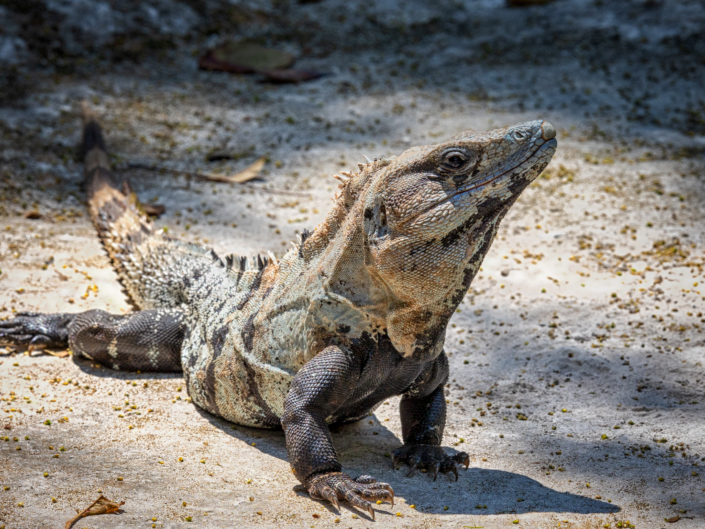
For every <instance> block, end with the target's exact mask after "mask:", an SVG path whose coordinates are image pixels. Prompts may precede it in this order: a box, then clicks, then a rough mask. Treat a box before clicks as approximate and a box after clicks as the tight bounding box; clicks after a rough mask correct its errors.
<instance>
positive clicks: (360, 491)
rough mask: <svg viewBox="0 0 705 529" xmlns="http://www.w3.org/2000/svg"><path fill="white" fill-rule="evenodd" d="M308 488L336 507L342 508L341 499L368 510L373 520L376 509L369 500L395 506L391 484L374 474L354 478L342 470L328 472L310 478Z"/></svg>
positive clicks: (310, 492)
mask: <svg viewBox="0 0 705 529" xmlns="http://www.w3.org/2000/svg"><path fill="white" fill-rule="evenodd" d="M306 489H307V490H308V493H309V495H310V496H311V497H312V498H314V499H317V500H326V501H329V502H330V503H332V504H333V505H334V506H335V508H336V509H339V508H340V504H339V500H345V501H347V502H348V503H349V504H350V505H352V506H354V507H357V508H358V509H362V510H364V511H366V512H367V513H368V514H369V515H370V518H372V520H374V519H375V511H374V509H373V508H372V504H371V503H370V502H369V501H368V500H372V501H377V500H381V501H389V502H390V503H391V504H392V506H394V490H393V489H392V487H391V485H389V484H388V483H382V482H379V481H377V480H376V479H374V478H373V477H372V476H366V475H365V476H360V477H358V478H356V479H353V478H351V477H350V476H348V475H347V474H343V473H342V472H328V473H325V474H318V475H315V476H313V477H312V478H309V480H308V483H307V484H306Z"/></svg>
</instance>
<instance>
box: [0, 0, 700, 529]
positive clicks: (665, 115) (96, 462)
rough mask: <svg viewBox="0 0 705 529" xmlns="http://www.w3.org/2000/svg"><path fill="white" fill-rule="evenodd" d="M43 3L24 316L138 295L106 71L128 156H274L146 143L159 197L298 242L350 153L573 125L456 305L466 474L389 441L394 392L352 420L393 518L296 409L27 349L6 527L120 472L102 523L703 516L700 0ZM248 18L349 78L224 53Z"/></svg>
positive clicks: (25, 164) (8, 203) (15, 61)
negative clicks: (111, 252)
mask: <svg viewBox="0 0 705 529" xmlns="http://www.w3.org/2000/svg"><path fill="white" fill-rule="evenodd" d="M36 4H37V5H41V4H40V3H38V2H37V3H36ZM45 4H48V5H49V7H50V8H52V9H55V10H56V11H55V17H54V19H52V20H53V21H52V22H51V23H50V22H47V20H48V18H47V17H48V15H46V14H42V13H44V12H43V11H41V10H39V9H37V11H36V12H35V11H33V10H30V9H28V10H27V11H26V12H23V13H21V14H18V13H19V11H17V10H16V8H13V7H12V5H14V4H11V3H10V4H8V5H9V6H10V7H0V14H3V15H4V16H5V17H6V20H7V23H6V24H5V28H6V30H7V31H8V35H10V37H3V38H2V39H0V61H4V65H5V66H6V67H7V68H6V70H5V71H6V72H7V73H9V74H10V75H8V76H6V77H5V78H4V81H3V82H4V83H5V84H4V85H3V86H4V89H5V90H4V99H3V106H2V108H0V159H1V160H2V166H1V167H0V315H1V316H3V317H9V316H11V315H12V313H14V312H15V311H21V310H41V311H47V312H51V311H81V310H86V309H89V308H96V307H97V308H104V309H106V310H110V311H115V312H122V311H128V310H129V308H128V307H129V306H128V304H127V300H126V298H125V296H124V295H123V294H122V292H121V290H120V287H119V284H118V283H117V281H116V278H115V275H114V273H113V272H112V271H111V269H110V266H109V263H108V260H107V258H106V257H105V255H104V253H103V251H102V249H101V247H100V245H99V243H98V240H97V238H96V236H95V234H94V231H93V228H92V226H91V225H90V222H89V220H88V218H87V215H86V213H85V210H84V206H83V196H82V192H81V167H80V164H79V163H77V161H76V160H75V151H74V146H75V145H76V144H77V141H78V134H79V122H78V118H77V112H76V102H77V101H78V100H80V99H81V98H88V99H89V100H91V101H93V103H94V105H95V106H96V108H97V109H99V111H100V112H101V113H102V114H103V116H104V124H105V128H106V130H107V134H108V141H109V147H110V148H111V150H112V151H113V153H115V163H116V164H117V166H118V167H121V168H125V169H128V168H129V165H130V164H135V163H142V164H152V165H160V166H162V167H166V168H172V169H185V170H191V171H197V170H198V171H213V170H224V171H234V170H238V169H239V168H242V167H245V166H246V165H247V164H248V163H250V162H252V161H253V160H255V159H256V158H257V157H259V156H266V157H267V158H268V160H269V163H268V164H267V165H266V167H265V171H264V174H263V178H262V180H261V181H258V182H254V183H252V184H247V185H240V186H238V185H229V184H217V183H211V182H203V181H200V180H198V179H196V178H191V177H186V176H178V175H174V174H171V173H155V172H153V171H144V170H132V180H133V183H134V187H135V188H136V190H137V192H138V193H139V195H140V197H141V199H142V200H143V201H145V202H158V203H161V204H164V205H165V206H166V213H165V214H164V215H163V216H162V217H161V218H160V219H159V220H158V221H157V222H158V225H159V226H165V227H167V226H168V228H169V231H170V233H172V234H174V235H177V236H179V237H183V238H185V239H188V240H194V241H199V242H205V243H207V244H210V245H212V246H213V247H214V248H215V249H216V250H217V251H219V252H223V253H229V252H236V253H241V254H243V253H248V252H255V251H258V250H263V249H264V250H271V251H273V252H275V253H282V252H283V251H284V249H285V248H286V247H287V245H288V244H289V242H288V241H290V240H293V238H294V237H295V235H296V233H297V232H300V231H301V230H302V229H303V228H306V227H311V226H313V225H315V224H316V222H318V221H320V220H321V218H322V217H323V215H324V214H325V212H326V210H327V208H328V207H329V204H330V198H329V197H330V196H331V195H332V193H333V192H334V189H335V187H336V182H335V181H334V180H333V179H332V178H330V177H331V175H333V174H335V173H336V172H338V171H341V170H346V169H349V168H350V167H352V166H354V164H355V163H357V162H359V161H362V160H364V157H365V156H369V157H379V156H384V155H389V154H394V153H397V152H399V151H401V150H403V149H404V148H406V147H408V146H411V145H414V144H420V143H432V142H434V141H437V139H440V138H446V137H449V136H451V135H453V134H456V133H457V132H459V131H461V130H464V129H467V128H476V129H484V128H490V127H493V126H499V125H505V124H511V123H513V122H517V121H520V120H525V119H534V118H537V117H542V118H547V119H550V120H551V121H552V122H554V123H555V124H556V126H557V128H558V141H559V149H558V152H557V153H556V155H555V157H554V160H553V162H552V163H551V165H550V166H549V168H548V169H547V171H546V173H545V175H544V176H543V177H542V178H540V179H539V180H538V181H536V182H535V183H534V184H532V186H531V187H530V188H529V189H527V191H526V192H525V193H524V195H523V196H522V198H521V200H520V201H519V202H518V203H517V205H516V206H515V207H514V208H513V210H512V211H511V212H510V214H509V215H508V216H507V218H506V220H505V221H504V224H503V229H502V230H501V233H500V234H499V236H498V238H497V240H496V242H495V243H494V245H493V247H492V249H491V251H490V254H489V255H488V256H487V258H486V260H485V263H484V265H483V269H482V272H481V273H480V274H479V276H478V277H477V278H476V280H475V281H474V283H473V285H472V288H471V291H470V292H469V293H468V296H467V297H466V299H465V301H464V302H463V304H462V305H461V307H460V310H459V311H458V313H457V315H456V316H455V317H454V319H453V320H452V323H451V325H450V327H449V329H448V337H447V342H446V344H447V347H446V350H447V351H448V354H449V356H450V362H451V381H450V384H449V386H448V402H449V412H448V424H447V427H446V435H445V444H446V445H449V446H453V447H455V448H456V449H458V450H465V451H467V452H469V453H470V455H471V464H470V468H469V470H467V471H463V472H461V473H460V479H459V481H458V482H457V483H456V482H451V481H449V480H447V479H445V478H443V477H442V478H439V479H438V481H437V482H433V481H431V479H430V478H429V477H428V476H426V475H417V476H413V477H407V476H406V475H405V472H404V471H401V470H399V471H393V470H392V469H391V468H390V456H389V454H390V452H391V451H392V450H393V449H394V448H395V447H397V446H398V445H399V444H400V440H399V435H400V424H399V417H398V412H397V402H396V400H395V399H392V400H390V401H388V402H385V403H383V404H382V405H381V406H380V408H379V409H378V410H377V412H376V413H375V414H374V416H371V417H369V419H368V420H363V421H361V422H359V423H358V424H354V425H351V426H346V427H343V428H341V429H340V430H339V431H337V432H335V433H334V439H335V442H336V447H337V449H338V450H339V453H340V458H341V461H342V463H343V466H344V468H345V469H346V470H347V471H348V472H350V473H352V474H353V475H355V474H359V473H363V472H364V473H370V474H373V475H375V476H376V477H377V478H378V479H381V480H384V481H388V482H390V483H391V484H392V485H393V486H394V489H395V491H396V494H397V502H396V504H395V506H394V507H393V508H390V507H389V506H380V509H379V510H378V512H377V522H376V523H373V522H371V521H370V520H369V519H367V518H366V517H365V516H364V515H362V514H359V515H358V514H355V513H354V511H352V510H350V509H347V508H345V507H343V508H342V509H341V511H340V512H339V513H338V512H335V511H334V510H332V509H331V508H329V507H328V506H326V505H324V504H321V503H318V502H314V501H311V500H310V499H308V498H307V496H306V495H304V494H302V493H299V492H297V491H296V490H295V489H294V486H295V485H296V483H297V482H296V480H295V479H294V477H293V476H292V474H291V473H290V471H289V465H288V463H287V461H286V451H285V446H284V440H283V436H282V434H281V433H280V432H268V431H259V430H253V429H248V428H242V427H238V426H233V425H231V424H228V423H226V422H224V421H221V420H219V419H216V418H213V417H211V416H209V415H207V414H205V413H202V412H200V411H199V410H198V409H196V408H195V406H193V405H192V404H191V403H189V402H188V397H187V395H186V394H185V390H184V389H182V386H183V382H182V380H181V378H179V377H176V376H158V375H157V376H155V375H144V374H143V375H137V374H130V373H117V372H114V371H110V370H106V369H102V368H98V367H94V366H91V365H90V364H89V363H87V362H83V361H77V362H74V361H73V360H72V359H70V358H59V357H55V356H50V355H41V354H34V355H27V354H21V353H20V354H16V353H13V352H11V351H7V352H6V353H2V352H0V355H1V356H0V527H1V528H6V529H10V528H44V527H62V526H63V523H64V522H65V521H66V520H68V519H69V518H71V517H72V516H73V514H74V513H75V512H76V509H79V508H83V507H85V506H87V505H88V504H90V503H91V502H92V501H93V500H94V499H95V498H97V496H98V495H99V494H100V493H102V494H104V495H105V496H107V497H108V498H110V499H113V500H116V501H117V500H123V501H125V505H124V506H123V512H122V513H121V514H118V515H106V516H98V517H92V518H87V519H84V520H81V521H79V522H78V524H77V525H76V527H90V528H103V527H105V528H107V527H213V528H220V527H233V526H241V527H333V526H335V527H355V528H358V527H372V526H375V527H380V526H382V527H388V526H389V527H399V528H402V527H409V528H411V527H419V528H425V527H442V528H480V527H484V528H495V527H527V528H548V527H551V528H553V527H566V528H568V527H570V528H585V529H587V528H601V527H609V528H616V527H638V528H661V527H670V526H673V527H678V528H681V529H685V528H700V527H703V526H705V477H704V474H705V469H704V468H703V466H705V389H704V387H705V386H704V382H705V367H704V366H703V359H704V357H705V337H704V335H703V326H704V325H705V316H704V315H703V312H705V294H704V290H703V289H704V287H705V276H704V275H703V265H704V264H705V253H704V251H703V248H705V230H704V229H703V225H704V224H703V223H704V222H705V212H704V210H703V207H702V204H703V200H705V185H704V184H705V177H704V170H705V159H704V156H703V154H704V153H705V99H704V98H703V95H702V94H703V91H702V86H704V85H705V73H704V72H705V43H704V42H703V35H704V34H705V8H704V7H703V5H702V4H701V3H699V2H694V1H692V2H676V1H636V0H632V1H625V2H615V3H610V2H592V1H591V2H587V1H577V0H576V1H561V2H555V3H552V4H549V5H546V6H538V7H532V8H525V9H508V8H506V7H505V6H504V3H503V2H500V1H490V0H483V1H478V2H467V3H465V4H463V3H461V2H446V1H441V2H436V3H434V6H433V7H428V6H426V4H425V3H424V2H405V3H404V4H403V6H402V5H401V3H400V4H396V3H394V2H379V3H375V4H374V6H366V7H365V6H347V5H346V4H345V2H342V1H340V2H336V1H325V2H321V3H313V4H304V5H298V4H294V3H286V2H274V3H263V4H261V5H260V6H258V7H257V8H255V7H253V3H247V2H241V3H233V4H232V7H231V8H230V9H231V11H228V12H227V13H229V15H228V16H229V17H230V18H228V17H226V16H225V15H223V11H222V6H221V8H218V9H216V8H215V7H213V5H214V4H215V5H218V3H213V2H204V3H202V4H200V7H199V6H198V5H197V4H196V3H195V2H191V3H189V2H183V3H177V2H171V3H170V2H167V1H162V2H155V5H156V6H157V8H158V10H157V11H156V14H155V13H152V12H150V11H148V10H147V11H146V12H145V13H146V14H145V13H143V12H141V11H140V12H139V13H138V14H137V15H134V13H130V12H129V8H131V7H130V6H132V8H134V7H135V6H134V5H133V4H131V3H130V2H125V3H124V4H125V5H126V6H127V7H124V6H123V7H122V9H123V11H121V12H111V11H110V10H111V9H113V8H111V7H110V6H109V5H108V4H104V3H102V2H93V3H86V2H75V3H73V4H72V3H66V2H45ZM171 4H173V5H175V6H177V7H178V9H176V8H175V9H170V6H171ZM28 5H29V4H28ZM31 5H32V6H35V3H31ZM71 6H73V8H72V7H71ZM101 6H102V7H101ZM204 6H205V7H204ZM35 7H36V6H35ZM172 7H173V6H172ZM157 8H155V9H157ZM13 9H15V10H14V11H13ZM33 9H34V8H33ZM115 9H117V8H115ZM145 9H146V8H145ZM159 10H161V11H159ZM56 13H58V14H56ZM86 13H87V14H86ZM111 13H112V14H111ZM160 13H161V18H160ZM165 13H168V14H169V16H167V15H166V14H165ZM128 15H129V16H128ZM133 15H134V16H133ZM138 15H139V16H138ZM42 17H45V18H42ZM96 17H97V18H96ZM101 17H102V18H101ZM111 17H112V18H111ZM150 17H151V18H150ZM155 17H156V18H155ZM94 20H98V21H100V24H96V23H92V21H94ZM155 20H156V22H155ZM160 21H161V25H160ZM27 24H29V26H28V25H27ZM32 24H35V25H36V27H40V28H43V29H42V31H37V32H31V31H29V30H28V29H27V28H28V27H30V28H32V27H33V26H32ZM42 24H44V25H43V26H42ZM150 24H151V25H150ZM135 27H138V28H142V29H143V31H142V33H140V32H139V31H133V30H134V28H135ZM106 28H107V29H106ZM150 28H151V29H150ZM233 28H234V29H233ZM128 30H130V31H133V32H132V33H130V31H128ZM235 30H236V31H235ZM121 31H122V33H121ZM229 32H230V33H229ZM233 32H234V33H235V34H237V35H246V36H253V37H257V38H258V39H259V40H260V41H262V42H267V43H269V44H271V45H275V46H277V47H280V48H284V49H288V50H290V51H292V52H294V53H295V54H297V55H298V56H299V57H300V59H299V62H298V63H297V64H299V65H300V66H301V67H305V68H309V69H315V70H321V71H325V72H327V73H328V74H329V75H328V76H326V77H324V78H322V79H320V80H317V81H313V82H310V83H304V84H301V85H297V86H271V85H266V84H260V83H258V82H257V78H256V77H251V76H229V75H225V74H217V73H208V72H201V71H198V70H197V68H196V64H195V63H196V61H195V56H197V54H198V53H199V52H200V51H202V50H203V49H204V47H205V46H206V45H207V44H209V43H210V44H212V43H214V42H217V41H218V39H219V38H220V37H222V36H224V35H228V34H232V33H233ZM147 33H149V35H148V37H149V38H147V37H145V35H146V34H147ZM37 35H40V36H41V38H40V37H37ZM126 35H127V36H126ZM82 38H83V39H84V40H83V41H82V40H81V39H82ZM3 39H4V40H3ZM8 39H9V40H8ZM91 39H92V40H91ZM101 39H102V40H101ZM169 39H172V40H169ZM89 40H90V41H91V42H92V44H91V45H90V46H88V45H82V44H81V43H82V42H84V41H89ZM8 43H9V44H8ZM82 46H83V47H82ZM33 61H35V62H33ZM213 152H218V153H226V154H228V155H229V156H230V158H231V159H228V160H225V161H217V162H208V161H207V157H208V155H209V153H213ZM28 212H31V213H28ZM28 217H32V218H28ZM33 217H38V218H33ZM677 517H680V519H679V520H677V521H674V520H676V518H677ZM666 518H668V519H670V520H671V522H670V523H669V522H666V521H665V519H666Z"/></svg>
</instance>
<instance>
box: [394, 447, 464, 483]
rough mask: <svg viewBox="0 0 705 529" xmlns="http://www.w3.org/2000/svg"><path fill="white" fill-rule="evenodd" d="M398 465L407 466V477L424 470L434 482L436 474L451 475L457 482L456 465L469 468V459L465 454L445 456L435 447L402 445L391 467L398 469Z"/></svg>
mask: <svg viewBox="0 0 705 529" xmlns="http://www.w3.org/2000/svg"><path fill="white" fill-rule="evenodd" d="M399 463H405V464H407V465H408V466H409V472H408V474H407V476H412V475H414V473H415V472H416V470H418V469H420V470H425V471H427V472H430V473H431V474H432V475H433V481H436V478H437V477H438V473H439V472H440V473H441V474H448V473H452V474H453V475H454V476H455V481H458V468H457V465H465V468H468V467H469V466H470V457H469V456H468V455H467V454H466V453H465V452H458V453H457V454H454V455H452V456H449V455H447V454H446V453H445V452H444V450H443V448H441V447H440V446H436V445H412V444H410V445H404V446H401V447H399V448H397V449H396V450H395V451H394V454H393V456H392V465H393V466H394V468H395V469H396V468H398V465H399Z"/></svg>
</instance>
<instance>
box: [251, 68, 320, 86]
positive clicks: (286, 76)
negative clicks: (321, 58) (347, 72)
mask: <svg viewBox="0 0 705 529" xmlns="http://www.w3.org/2000/svg"><path fill="white" fill-rule="evenodd" d="M260 73H261V74H262V75H264V79H263V81H265V82H268V83H275V84H284V83H303V82H305V81H312V80H313V79H318V78H320V77H323V76H324V75H325V74H324V73H323V72H314V71H312V70H295V69H293V68H282V69H279V70H266V71H263V72H260Z"/></svg>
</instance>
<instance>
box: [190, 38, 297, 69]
mask: <svg viewBox="0 0 705 529" xmlns="http://www.w3.org/2000/svg"><path fill="white" fill-rule="evenodd" d="M293 63H294V57H293V55H291V54H290V53H286V52H284V51H280V50H275V49H272V48H265V47H264V46H260V45H259V44H254V43H251V42H242V41H240V42H234V41H229V42H224V43H223V44H220V45H219V46H216V47H215V48H212V49H210V50H208V51H206V53H205V54H204V55H203V56H202V57H201V58H200V59H199V60H198V67H199V68H200V69H202V70H215V71H222V72H230V73H254V72H262V71H266V70H279V69H282V68H288V67H289V66H291V65H292V64H293Z"/></svg>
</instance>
